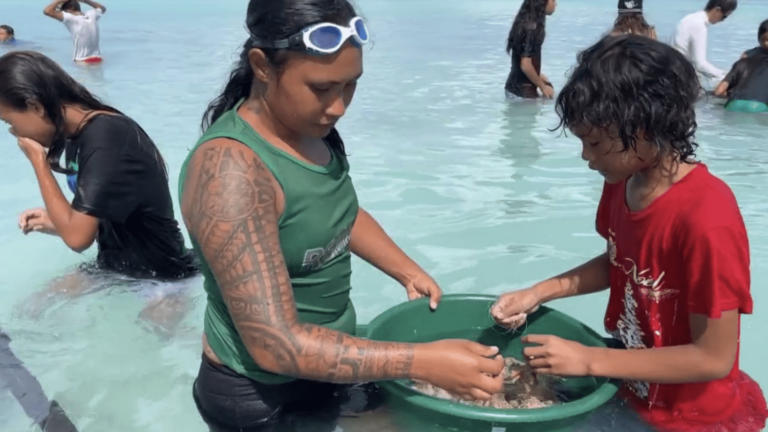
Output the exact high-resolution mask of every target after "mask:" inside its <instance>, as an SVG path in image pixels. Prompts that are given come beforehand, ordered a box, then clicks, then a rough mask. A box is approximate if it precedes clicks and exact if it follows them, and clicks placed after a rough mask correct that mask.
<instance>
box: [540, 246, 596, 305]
mask: <svg viewBox="0 0 768 432" xmlns="http://www.w3.org/2000/svg"><path fill="white" fill-rule="evenodd" d="M610 269H611V263H610V260H609V258H608V253H607V252H606V253H604V254H602V255H600V256H597V257H595V258H592V259H591V260H589V261H587V262H586V263H584V264H582V265H580V266H578V267H576V268H573V269H571V270H568V271H567V272H565V273H563V274H561V275H559V276H556V277H553V278H551V279H548V280H545V281H544V282H541V283H538V284H536V285H535V286H534V287H533V289H534V291H535V292H536V293H537V295H538V297H539V299H540V302H541V303H546V302H549V301H552V300H557V299H560V298H565V297H573V296H578V295H584V294H592V293H596V292H600V291H603V290H606V289H608V287H609V285H610Z"/></svg>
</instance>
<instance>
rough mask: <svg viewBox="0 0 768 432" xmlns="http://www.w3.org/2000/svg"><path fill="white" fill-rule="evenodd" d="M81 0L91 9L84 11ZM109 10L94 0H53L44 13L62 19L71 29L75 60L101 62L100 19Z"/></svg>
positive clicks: (88, 62) (89, 62)
mask: <svg viewBox="0 0 768 432" xmlns="http://www.w3.org/2000/svg"><path fill="white" fill-rule="evenodd" d="M80 2H82V3H85V4H87V5H88V6H90V7H91V10H89V11H87V12H85V13H83V11H82V8H81V7H80ZM106 12H107V8H106V7H104V5H102V4H99V3H96V2H95V1H92V0H53V2H52V3H51V4H49V5H48V6H46V8H45V10H43V13H44V14H45V15H47V16H49V17H51V18H53V19H55V20H57V21H61V22H62V23H63V24H64V27H66V28H67V30H69V33H70V35H71V36H72V45H73V46H74V54H73V60H74V61H76V62H79V63H87V64H96V63H101V61H102V58H101V49H100V45H99V20H100V19H101V16H102V15H104V14H105V13H106Z"/></svg>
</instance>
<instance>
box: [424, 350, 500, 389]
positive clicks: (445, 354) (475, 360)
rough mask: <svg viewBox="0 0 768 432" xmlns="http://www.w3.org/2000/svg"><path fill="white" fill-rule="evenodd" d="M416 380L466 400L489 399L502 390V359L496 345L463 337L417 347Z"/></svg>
mask: <svg viewBox="0 0 768 432" xmlns="http://www.w3.org/2000/svg"><path fill="white" fill-rule="evenodd" d="M416 347H417V348H416V350H417V351H416V356H415V358H414V369H413V370H414V372H416V375H417V376H414V378H416V379H420V380H423V381H427V382H429V383H430V384H432V385H434V386H437V387H439V388H441V389H443V390H445V391H447V392H448V393H450V394H452V395H454V396H456V397H458V398H461V399H465V400H490V399H491V397H493V395H495V394H497V393H501V392H502V391H504V377H503V375H502V370H503V369H504V359H503V358H502V357H501V355H499V349H498V348H497V347H488V346H485V345H481V344H479V343H477V342H471V341H468V340H463V339H446V340H441V341H437V342H431V343H426V344H420V345H417V346H416Z"/></svg>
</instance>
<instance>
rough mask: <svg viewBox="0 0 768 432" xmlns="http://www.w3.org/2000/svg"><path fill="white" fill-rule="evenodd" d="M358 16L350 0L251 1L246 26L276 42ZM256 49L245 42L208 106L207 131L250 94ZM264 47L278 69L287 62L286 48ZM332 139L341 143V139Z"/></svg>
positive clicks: (264, 38)
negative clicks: (251, 54)
mask: <svg viewBox="0 0 768 432" xmlns="http://www.w3.org/2000/svg"><path fill="white" fill-rule="evenodd" d="M356 15H357V12H356V11H355V7H354V6H353V5H352V4H351V3H350V2H349V1H348V0H270V1H264V0H250V2H249V3H248V12H247V16H246V28H247V30H248V32H249V33H250V34H251V36H252V37H253V38H256V39H259V40H267V41H272V40H280V39H286V38H288V37H290V36H293V35H294V34H296V33H298V32H300V31H301V30H302V29H304V28H306V27H307V26H310V25H312V24H317V23H322V22H329V23H333V24H338V25H348V24H349V21H350V20H351V19H352V18H354V17H355V16H356ZM253 48H254V46H253V43H252V41H251V39H250V38H249V39H248V40H247V41H245V44H243V50H242V52H241V53H240V60H239V61H238V63H237V65H236V66H235V68H234V69H233V70H232V72H231V73H230V75H229V82H227V85H226V87H225V88H224V92H223V93H222V94H221V95H220V96H219V97H217V98H216V99H214V100H213V102H211V103H210V104H209V105H208V109H207V110H206V111H205V114H204V115H203V122H202V127H201V129H202V130H203V132H205V130H206V129H208V127H209V126H210V125H211V124H213V123H214V122H215V121H216V120H217V119H218V118H219V117H221V115H222V114H224V113H225V112H227V111H229V110H231V109H232V108H234V107H235V105H237V103H238V102H239V101H240V100H241V99H244V98H247V97H248V96H250V94H251V87H252V86H253V80H254V75H253V70H252V69H251V64H250V60H249V58H248V53H249V52H250V51H251V49H253ZM260 49H261V50H262V51H263V52H264V55H265V56H266V57H267V59H268V60H269V62H270V63H271V64H272V65H273V66H274V67H275V68H276V69H278V70H279V69H280V68H281V67H282V66H284V65H285V62H286V60H287V57H286V56H285V55H281V54H284V50H276V49H264V48H260ZM331 141H339V143H340V140H331ZM329 144H331V143H330V142H329ZM332 146H334V147H336V146H337V145H336V144H332ZM340 146H341V148H338V149H336V148H334V150H339V151H341V152H342V153H343V152H344V146H343V144H340Z"/></svg>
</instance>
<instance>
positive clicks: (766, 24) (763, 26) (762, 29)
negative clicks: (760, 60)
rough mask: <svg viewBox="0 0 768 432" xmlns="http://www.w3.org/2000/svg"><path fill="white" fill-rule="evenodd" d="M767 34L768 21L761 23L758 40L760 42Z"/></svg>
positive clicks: (758, 29)
mask: <svg viewBox="0 0 768 432" xmlns="http://www.w3.org/2000/svg"><path fill="white" fill-rule="evenodd" d="M766 33H768V20H765V21H763V22H761V23H760V27H758V28H757V40H758V41H760V39H762V38H763V35H764V34H766Z"/></svg>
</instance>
